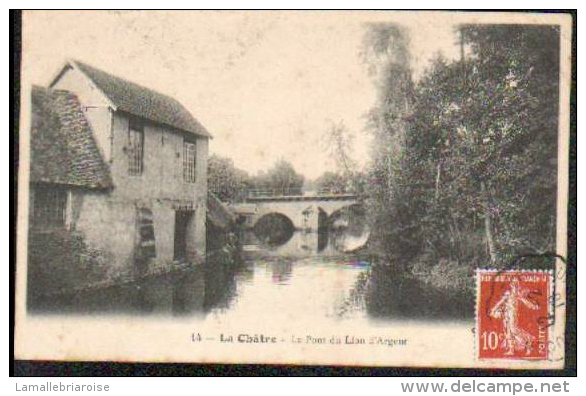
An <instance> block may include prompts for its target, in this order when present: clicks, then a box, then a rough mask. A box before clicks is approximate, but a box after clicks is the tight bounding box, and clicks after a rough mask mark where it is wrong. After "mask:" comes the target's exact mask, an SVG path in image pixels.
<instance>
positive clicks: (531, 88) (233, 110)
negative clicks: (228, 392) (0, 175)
mask: <svg viewBox="0 0 586 396" xmlns="http://www.w3.org/2000/svg"><path fill="white" fill-rule="evenodd" d="M571 25H572V20H571V16H569V15H563V14H545V13H544V14H539V13H489V12H477V13H460V12H423V11H422V12H406V11H404V12H387V11H377V12H374V11H25V12H23V18H22V69H21V92H22V95H21V119H20V126H21V128H20V158H21V161H20V168H19V174H18V183H19V184H18V194H19V200H18V202H19V207H18V252H17V253H18V263H17V283H16V294H17V296H16V329H15V357H16V358H17V359H33V360H36V359H42V360H64V361H87V360H90V361H125V362H129V361H130V362H198V363H278V364H297V365H310V364H311V365H313V364H319V365H356V366H395V367H455V368H457V367H460V368H466V367H484V368H487V367H490V368H512V369H561V368H563V367H564V358H565V349H564V348H565V340H564V329H565V321H566V315H565V303H566V271H565V270H566V259H565V257H566V235H567V231H566V222H567V219H566V216H567V195H568V145H569V114H570V113H569V112H570V109H569V97H570V84H571V43H572V28H571Z"/></svg>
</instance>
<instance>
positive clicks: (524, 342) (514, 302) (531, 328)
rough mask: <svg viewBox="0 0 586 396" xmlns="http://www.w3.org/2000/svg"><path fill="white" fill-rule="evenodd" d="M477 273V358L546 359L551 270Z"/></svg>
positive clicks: (479, 271)
mask: <svg viewBox="0 0 586 396" xmlns="http://www.w3.org/2000/svg"><path fill="white" fill-rule="evenodd" d="M476 276H477V279H476V280H477V284H476V287H477V290H476V292H477V304H476V340H475V342H476V357H477V358H478V359H529V360H545V359H547V358H548V346H549V341H550V340H549V338H550V336H549V329H550V326H549V325H548V323H549V320H548V318H550V317H551V312H550V311H551V303H550V302H551V298H550V295H551V287H552V284H551V282H552V276H551V272H549V271H521V270H507V271H495V270H478V271H477V274H476Z"/></svg>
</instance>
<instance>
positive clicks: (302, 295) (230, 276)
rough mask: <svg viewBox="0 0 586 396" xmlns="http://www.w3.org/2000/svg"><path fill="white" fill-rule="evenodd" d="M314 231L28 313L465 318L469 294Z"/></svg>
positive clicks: (225, 319) (222, 319) (231, 318)
mask: <svg viewBox="0 0 586 396" xmlns="http://www.w3.org/2000/svg"><path fill="white" fill-rule="evenodd" d="M319 241H320V236H319V233H316V232H305V231H296V232H294V234H293V235H292V237H291V238H290V239H289V241H288V242H287V243H285V244H283V245H281V246H268V245H262V244H261V245H256V246H255V247H254V249H252V246H250V245H249V246H248V247H249V249H248V253H246V254H245V257H244V259H243V260H242V261H234V260H232V258H231V256H230V255H228V254H225V253H222V252H218V253H217V254H215V255H212V256H211V257H210V258H209V260H208V262H206V263H205V264H204V265H200V266H197V267H195V268H192V269H190V270H185V271H179V272H174V273H171V274H165V275H158V276H150V277H146V278H143V279H141V280H140V281H138V282H128V283H125V284H122V285H117V286H111V287H106V288H99V289H95V290H92V291H88V290H86V291H84V292H78V293H70V294H67V295H61V296H52V297H51V298H45V299H43V300H42V301H37V302H36V303H35V306H34V311H37V312H43V313H47V312H58V313H75V314H97V313H99V314H105V313H110V314H119V313H122V314H136V315H145V314H147V315H174V316H181V317H184V318H189V317H193V318H194V319H197V318H199V319H198V320H213V321H215V322H216V323H219V324H227V323H233V324H234V325H236V324H237V323H243V322H246V321H253V322H255V323H256V322H262V321H265V320H270V321H274V322H276V323H277V322H278V321H282V322H283V323H287V321H300V320H303V321H308V323H309V322H314V323H315V322H316V321H321V320H333V321H342V320H352V321H357V320H363V321H367V320H372V319H376V320H380V319H384V320H388V319H393V320H397V319H400V320H402V319H426V320H429V319H447V318H450V319H453V318H466V317H468V316H469V314H470V313H472V312H473V301H474V299H473V298H471V297H470V296H468V295H466V294H464V293H462V294H445V293H444V294H442V293H440V292H437V291H433V290H431V289H430V288H428V287H426V286H425V285H423V284H421V283H420V282H418V281H416V280H415V279H413V278H410V277H409V276H408V275H406V274H405V273H404V272H401V271H399V270H398V269H397V268H396V267H393V266H392V265H389V263H386V262H378V261H374V260H373V259H366V258H364V257H362V258H360V257H358V256H356V255H345V256H341V255H340V252H339V251H338V250H337V249H336V248H335V246H334V245H333V244H328V245H326V246H325V247H324V248H323V249H322V250H321V251H319V248H320V246H319Z"/></svg>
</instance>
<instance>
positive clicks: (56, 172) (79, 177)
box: [30, 86, 112, 188]
mask: <svg viewBox="0 0 586 396" xmlns="http://www.w3.org/2000/svg"><path fill="white" fill-rule="evenodd" d="M30 144H31V157H30V169H31V182H48V183H59V184H68V185H73V186H80V187H87V188H109V187H112V179H111V177H110V171H109V169H108V166H107V165H106V163H105V162H104V159H103V157H102V155H101V153H100V151H99V149H98V146H97V144H96V141H95V140H94V136H93V132H92V129H91V126H90V124H89V123H88V121H87V119H86V118H85V115H84V114H83V111H82V109H81V105H80V103H79V100H78V99H77V96H75V95H74V94H73V93H71V92H69V91H61V90H51V89H47V88H42V87H38V86H34V87H33V90H32V121H31V139H30Z"/></svg>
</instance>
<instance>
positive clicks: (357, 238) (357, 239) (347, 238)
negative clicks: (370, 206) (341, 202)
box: [328, 203, 370, 253]
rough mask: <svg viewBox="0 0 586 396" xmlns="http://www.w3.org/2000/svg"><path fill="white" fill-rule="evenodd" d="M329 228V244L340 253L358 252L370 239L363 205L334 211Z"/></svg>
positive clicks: (351, 205) (356, 204)
mask: <svg viewBox="0 0 586 396" xmlns="http://www.w3.org/2000/svg"><path fill="white" fill-rule="evenodd" d="M328 226H329V227H328V231H329V238H328V242H329V244H331V245H332V246H333V247H334V249H335V250H337V251H340V252H346V253H349V252H354V251H357V250H359V249H361V248H362V247H364V246H365V245H366V243H367V242H368V239H369V238H370V227H369V226H368V222H367V219H366V209H365V207H364V205H363V204H361V203H353V204H350V205H347V206H343V207H341V208H339V209H336V210H335V211H333V212H332V213H331V214H330V216H329V218H328Z"/></svg>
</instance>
